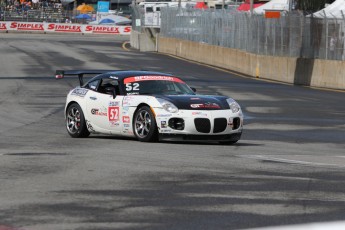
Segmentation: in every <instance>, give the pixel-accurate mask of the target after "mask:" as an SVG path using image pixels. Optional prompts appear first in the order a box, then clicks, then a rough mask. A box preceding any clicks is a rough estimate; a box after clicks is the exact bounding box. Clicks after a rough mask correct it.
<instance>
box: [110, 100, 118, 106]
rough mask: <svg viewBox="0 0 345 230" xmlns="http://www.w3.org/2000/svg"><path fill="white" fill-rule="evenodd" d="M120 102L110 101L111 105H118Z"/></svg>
mask: <svg viewBox="0 0 345 230" xmlns="http://www.w3.org/2000/svg"><path fill="white" fill-rule="evenodd" d="M119 104H120V103H119V102H118V101H110V102H109V106H118V105H119Z"/></svg>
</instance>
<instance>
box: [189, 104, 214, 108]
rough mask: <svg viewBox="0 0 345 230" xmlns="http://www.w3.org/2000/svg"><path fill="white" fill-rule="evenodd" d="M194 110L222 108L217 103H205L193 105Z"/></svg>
mask: <svg viewBox="0 0 345 230" xmlns="http://www.w3.org/2000/svg"><path fill="white" fill-rule="evenodd" d="M190 107H192V108H193V109H220V106H219V105H218V104H216V103H204V104H191V105H190Z"/></svg>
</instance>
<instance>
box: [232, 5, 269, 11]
mask: <svg viewBox="0 0 345 230" xmlns="http://www.w3.org/2000/svg"><path fill="white" fill-rule="evenodd" d="M262 5H263V3H255V4H253V8H254V9H255V8H258V7H259V6H262ZM237 10H239V11H249V10H250V4H248V3H243V4H241V5H240V6H239V7H238V8H237Z"/></svg>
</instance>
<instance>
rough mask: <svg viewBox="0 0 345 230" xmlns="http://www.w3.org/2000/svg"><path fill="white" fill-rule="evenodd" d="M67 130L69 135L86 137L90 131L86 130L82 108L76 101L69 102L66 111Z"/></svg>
mask: <svg viewBox="0 0 345 230" xmlns="http://www.w3.org/2000/svg"><path fill="white" fill-rule="evenodd" d="M66 127H67V132H68V134H69V135H70V136H71V137H76V138H81V137H88V136H89V135H90V132H89V131H88V130H87V127H86V122H85V117H84V113H83V110H82V109H81V107H80V106H79V105H78V104H77V103H73V104H71V105H70V106H69V107H68V109H67V113H66Z"/></svg>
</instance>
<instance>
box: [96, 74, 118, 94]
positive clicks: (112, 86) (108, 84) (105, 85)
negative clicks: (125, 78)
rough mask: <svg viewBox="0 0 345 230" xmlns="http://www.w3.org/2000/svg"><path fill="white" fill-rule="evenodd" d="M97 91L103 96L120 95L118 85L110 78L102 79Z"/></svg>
mask: <svg viewBox="0 0 345 230" xmlns="http://www.w3.org/2000/svg"><path fill="white" fill-rule="evenodd" d="M97 91H98V92H100V93H104V94H113V93H114V92H115V95H118V94H120V90H119V83H118V81H117V80H115V79H112V78H103V79H102V82H101V84H100V85H99V87H98V90H97Z"/></svg>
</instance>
